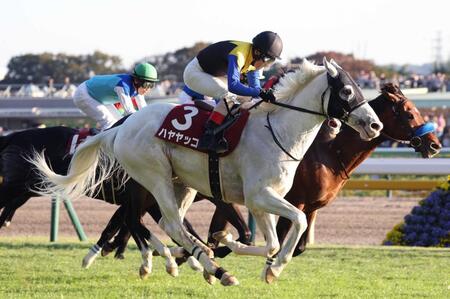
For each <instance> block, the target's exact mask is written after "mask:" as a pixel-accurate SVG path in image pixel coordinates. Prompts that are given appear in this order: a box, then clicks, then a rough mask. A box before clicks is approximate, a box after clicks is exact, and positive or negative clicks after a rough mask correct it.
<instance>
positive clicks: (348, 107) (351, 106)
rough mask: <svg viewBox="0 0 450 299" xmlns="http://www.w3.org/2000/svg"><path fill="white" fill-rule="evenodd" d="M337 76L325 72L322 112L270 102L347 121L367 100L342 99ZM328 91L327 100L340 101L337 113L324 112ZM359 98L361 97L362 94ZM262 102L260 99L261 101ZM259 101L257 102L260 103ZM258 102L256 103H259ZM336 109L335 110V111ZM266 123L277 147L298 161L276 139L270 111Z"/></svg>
mask: <svg viewBox="0 0 450 299" xmlns="http://www.w3.org/2000/svg"><path fill="white" fill-rule="evenodd" d="M339 76H340V74H338V76H336V77H334V78H333V77H332V76H330V74H329V73H327V82H328V84H327V88H326V89H325V90H324V91H323V92H322V95H321V107H322V112H317V111H313V110H309V109H306V108H302V107H297V106H293V105H289V104H286V103H281V102H278V101H276V100H275V101H273V102H271V104H273V105H276V106H280V107H283V108H287V109H290V110H294V111H298V112H303V113H309V114H314V115H320V116H323V117H325V118H328V119H329V118H331V117H335V118H338V119H339V120H340V121H342V122H344V123H347V122H348V118H349V116H350V114H351V113H352V112H353V111H354V110H355V109H357V108H359V107H360V106H362V105H364V104H365V103H367V100H363V101H361V102H357V101H356V100H353V101H345V100H343V99H342V98H341V97H340V95H339V91H340V90H341V88H343V87H344V85H343V84H342V82H341V81H340V80H339ZM337 82H339V83H340V84H341V85H342V86H339V85H338V84H337ZM328 90H329V91H330V96H329V101H331V100H334V101H339V103H340V105H339V106H340V107H339V108H340V110H339V111H338V113H339V114H337V115H329V114H328V113H326V112H325V111H327V110H326V109H325V108H324V104H325V95H326V93H327V91H328ZM356 98H357V97H356V96H355V97H354V99H356ZM360 98H363V99H364V97H362V95H361V97H360ZM261 102H262V101H261ZM261 102H259V103H261ZM259 103H258V104H259ZM255 106H256V104H255V105H253V106H252V107H251V108H253V107H255ZM336 112H337V111H335V113H336ZM266 120H267V125H265V127H266V128H267V129H268V130H269V132H270V133H271V135H272V139H273V141H274V142H275V144H276V145H278V147H279V148H280V149H281V150H282V151H283V152H284V153H285V154H287V155H288V156H289V157H290V158H291V159H293V160H294V161H296V162H299V161H300V159H297V158H295V157H294V156H292V154H290V153H289V152H288V151H287V150H286V149H285V148H284V147H283V146H282V144H281V142H280V141H279V140H278V138H277V137H276V135H275V132H274V130H273V127H272V124H271V123H270V112H268V113H267V117H266Z"/></svg>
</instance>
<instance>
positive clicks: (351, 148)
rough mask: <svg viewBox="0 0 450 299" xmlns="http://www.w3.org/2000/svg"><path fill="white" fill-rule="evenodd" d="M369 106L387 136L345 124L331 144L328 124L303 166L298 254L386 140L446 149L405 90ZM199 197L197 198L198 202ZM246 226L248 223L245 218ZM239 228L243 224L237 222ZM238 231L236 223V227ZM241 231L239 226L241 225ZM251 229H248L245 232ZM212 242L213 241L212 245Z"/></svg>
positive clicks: (293, 195) (124, 237) (216, 223)
mask: <svg viewBox="0 0 450 299" xmlns="http://www.w3.org/2000/svg"><path fill="white" fill-rule="evenodd" d="M369 104H370V105H371V106H372V108H373V109H374V110H375V112H376V113H377V115H378V116H379V118H380V120H381V121H382V122H383V124H384V129H383V131H382V135H381V136H380V137H378V138H376V139H374V140H372V141H370V142H366V141H362V140H360V139H359V138H358V135H357V133H355V132H354V131H353V130H352V129H350V128H348V127H346V126H344V127H343V129H342V131H341V132H340V133H339V134H338V135H337V137H336V138H334V139H331V140H330V136H329V131H328V128H327V125H324V126H323V127H322V129H321V131H320V132H319V135H318V136H317V138H316V139H315V141H314V142H313V144H312V146H311V147H310V149H309V150H308V151H307V153H306V155H305V159H303V160H302V162H301V163H300V165H299V167H298V169H297V172H296V176H295V179H294V183H293V186H292V188H291V190H290V191H289V193H288V194H287V195H286V199H287V200H288V201H289V202H290V203H292V204H293V205H295V206H296V207H298V208H299V209H301V210H302V211H304V212H305V214H306V215H307V219H308V229H307V231H306V232H305V233H304V234H303V236H302V238H301V239H300V241H299V243H298V246H297V248H296V251H295V255H299V254H300V253H302V252H303V251H304V250H305V246H306V241H307V236H308V233H309V228H310V227H311V225H309V224H310V223H311V221H312V220H313V219H314V217H315V215H316V212H317V209H319V208H321V207H323V206H325V205H327V204H328V203H330V202H332V201H333V200H334V199H335V198H336V195H337V193H338V192H339V191H340V190H341V189H342V187H343V186H344V184H345V183H346V182H347V180H348V179H349V176H350V174H351V173H352V171H353V170H354V169H355V168H356V167H357V166H358V165H359V164H361V163H362V162H363V161H364V160H365V159H366V158H367V157H368V156H369V155H370V154H371V153H372V152H373V151H374V149H375V148H376V147H377V146H378V145H379V144H381V143H382V142H384V141H386V140H395V141H398V142H400V143H403V144H407V145H408V146H410V147H412V148H414V150H415V151H417V152H420V153H421V155H422V157H424V158H430V157H432V156H434V155H436V154H437V153H438V152H439V150H440V148H441V145H440V143H439V140H438V139H437V137H436V136H435V135H434V134H433V133H431V132H430V130H429V125H427V124H426V123H425V122H424V120H423V118H422V116H421V115H420V112H419V110H417V108H416V107H415V105H414V104H413V103H412V102H411V101H410V100H408V99H407V98H406V97H405V96H404V95H403V94H402V92H401V91H400V89H399V88H398V87H396V86H394V85H392V84H387V85H386V86H384V87H383V88H382V90H381V94H380V95H379V96H378V97H377V98H376V99H374V100H372V101H370V102H369ZM197 199H198V198H197ZM227 217H228V214H227V212H226V211H223V210H220V208H217V209H216V211H215V213H214V216H213V219H212V221H211V225H210V234H209V235H212V234H213V233H214V232H218V231H222V230H223V229H224V228H225V224H226V222H227ZM241 223H243V220H242V219H241ZM238 224H239V223H238ZM233 225H234V226H235V227H236V224H235V223H233ZM290 226H291V223H290V222H289V221H288V220H287V219H284V218H280V219H279V221H278V225H277V233H278V237H279V238H280V241H282V240H284V238H285V236H286V234H287V232H288V230H289V228H290ZM238 227H239V226H238ZM241 230H243V231H246V230H248V229H247V228H241ZM225 236H226V233H218V234H216V237H217V238H218V239H220V240H222V241H224V243H225V244H226V245H228V246H229V247H230V248H232V249H233V250H234V251H235V252H237V253H239V249H238V248H239V247H240V246H244V247H245V245H240V244H238V243H236V242H235V241H231V242H229V241H225V239H224V237H225ZM128 239H129V234H128V233H127V228H126V227H123V228H122V229H121V231H120V233H119V234H118V237H116V239H115V240H114V241H113V242H112V243H110V244H109V245H108V250H113V249H114V248H116V247H119V248H120V250H123V249H124V248H125V244H126V242H127V241H128ZM210 242H211V241H210V240H209V242H208V243H210Z"/></svg>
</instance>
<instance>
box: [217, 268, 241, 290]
mask: <svg viewBox="0 0 450 299" xmlns="http://www.w3.org/2000/svg"><path fill="white" fill-rule="evenodd" d="M220 283H221V284H222V285H223V286H226V287H228V286H237V285H239V281H238V280H237V278H236V277H234V276H233V275H231V274H228V272H225V273H224V274H223V275H222V278H221V279H220Z"/></svg>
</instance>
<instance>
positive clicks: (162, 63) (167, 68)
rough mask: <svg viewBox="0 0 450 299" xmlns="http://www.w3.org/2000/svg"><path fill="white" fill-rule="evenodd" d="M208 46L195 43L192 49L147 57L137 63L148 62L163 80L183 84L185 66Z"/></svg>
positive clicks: (182, 49)
mask: <svg viewBox="0 0 450 299" xmlns="http://www.w3.org/2000/svg"><path fill="white" fill-rule="evenodd" d="M208 45H209V43H205V42H197V43H196V44H194V45H193V46H192V47H184V48H181V49H179V50H176V51H175V52H168V53H166V54H162V55H155V56H149V57H146V58H144V59H142V60H140V61H139V62H143V61H148V62H150V63H152V64H153V65H154V66H155V67H156V69H157V70H158V73H159V76H160V77H161V78H162V79H163V80H164V79H169V80H172V81H177V82H183V72H184V68H185V67H186V65H187V64H188V63H189V62H190V61H191V60H192V58H194V57H195V56H197V54H198V52H200V51H201V50H202V49H204V48H206V47H207V46H208Z"/></svg>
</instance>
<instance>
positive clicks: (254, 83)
mask: <svg viewBox="0 0 450 299" xmlns="http://www.w3.org/2000/svg"><path fill="white" fill-rule="evenodd" d="M259 77H260V74H259V71H256V70H255V71H250V72H248V73H247V81H248V86H250V87H254V88H261V82H260V80H259Z"/></svg>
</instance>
